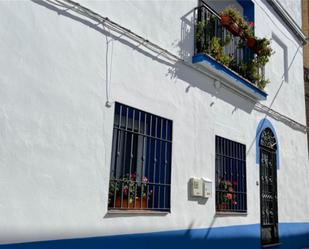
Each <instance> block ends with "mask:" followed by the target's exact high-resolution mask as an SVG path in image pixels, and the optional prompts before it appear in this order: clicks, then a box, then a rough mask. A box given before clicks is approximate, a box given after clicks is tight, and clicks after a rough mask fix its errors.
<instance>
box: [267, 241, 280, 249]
mask: <svg viewBox="0 0 309 249" xmlns="http://www.w3.org/2000/svg"><path fill="white" fill-rule="evenodd" d="M280 245H282V243H280V242H279V243H274V244H268V245H262V248H271V247H275V246H280Z"/></svg>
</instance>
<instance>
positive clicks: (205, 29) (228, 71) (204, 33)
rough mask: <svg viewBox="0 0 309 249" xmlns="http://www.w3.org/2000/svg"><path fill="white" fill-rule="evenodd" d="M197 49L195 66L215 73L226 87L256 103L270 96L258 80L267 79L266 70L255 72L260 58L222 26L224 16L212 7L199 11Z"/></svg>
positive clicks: (195, 15)
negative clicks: (253, 64)
mask: <svg viewBox="0 0 309 249" xmlns="http://www.w3.org/2000/svg"><path fill="white" fill-rule="evenodd" d="M194 21H195V46H194V56H193V58H192V63H193V64H195V65H196V66H197V67H198V68H200V69H201V70H204V71H206V72H207V73H209V72H211V73H212V74H213V75H214V76H215V77H216V78H218V79H219V80H220V81H221V82H222V83H223V84H224V85H227V86H228V87H230V88H232V89H234V90H236V91H238V92H241V94H242V95H245V96H248V97H249V98H251V99H254V100H256V101H259V100H265V99H266V97H267V94H266V93H265V92H264V91H263V90H262V89H261V88H262V87H261V86H260V85H259V83H260V82H266V81H265V80H260V81H257V79H258V78H259V79H264V67H259V68H251V69H252V70H249V66H250V65H252V62H253V61H254V60H255V58H256V57H257V56H256V54H255V52H254V50H253V49H252V48H248V47H246V44H245V41H244V39H243V38H241V36H239V35H237V34H236V31H235V30H234V31H233V30H232V31H229V30H228V29H227V28H226V27H225V26H223V25H222V23H221V17H220V15H219V14H218V13H217V12H216V11H215V10H213V9H212V8H211V7H210V6H208V5H207V4H205V3H203V5H201V6H199V7H197V8H195V11H194ZM264 86H265V85H264Z"/></svg>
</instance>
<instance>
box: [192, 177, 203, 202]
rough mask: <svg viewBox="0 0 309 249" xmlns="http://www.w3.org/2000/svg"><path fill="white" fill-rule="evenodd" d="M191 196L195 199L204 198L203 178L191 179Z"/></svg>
mask: <svg viewBox="0 0 309 249" xmlns="http://www.w3.org/2000/svg"><path fill="white" fill-rule="evenodd" d="M190 182H191V196H193V197H203V194H204V190H203V188H204V183H203V180H202V179H201V178H195V177H193V178H191V181H190Z"/></svg>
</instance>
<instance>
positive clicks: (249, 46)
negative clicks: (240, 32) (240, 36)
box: [246, 37, 256, 48]
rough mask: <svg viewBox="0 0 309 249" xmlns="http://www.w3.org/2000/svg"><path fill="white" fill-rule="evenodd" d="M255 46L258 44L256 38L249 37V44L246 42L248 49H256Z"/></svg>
mask: <svg viewBox="0 0 309 249" xmlns="http://www.w3.org/2000/svg"><path fill="white" fill-rule="evenodd" d="M255 44H256V39H255V37H248V38H247V42H246V46H247V48H254V46H255Z"/></svg>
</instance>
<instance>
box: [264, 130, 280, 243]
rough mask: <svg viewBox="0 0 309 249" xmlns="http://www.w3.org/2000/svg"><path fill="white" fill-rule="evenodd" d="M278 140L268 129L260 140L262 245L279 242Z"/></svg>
mask: <svg viewBox="0 0 309 249" xmlns="http://www.w3.org/2000/svg"><path fill="white" fill-rule="evenodd" d="M276 150H277V145H276V139H275V137H274V134H273V132H272V131H271V130H270V129H269V128H266V129H265V130H263V131H262V134H261V138H260V202H261V242H262V245H268V244H275V243H278V242H279V233H278V200H277V168H276Z"/></svg>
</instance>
